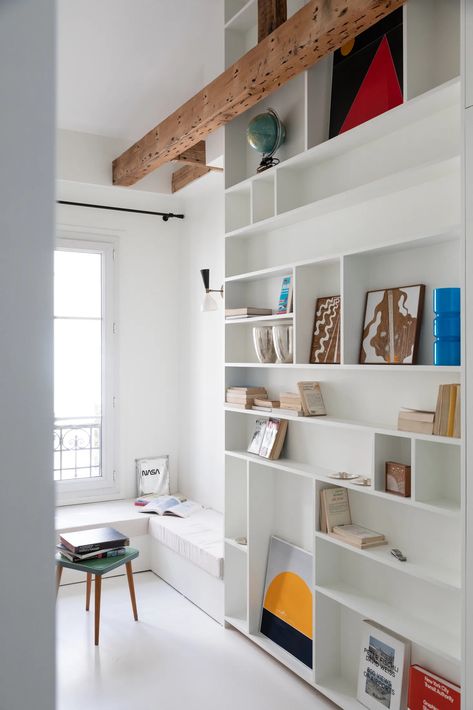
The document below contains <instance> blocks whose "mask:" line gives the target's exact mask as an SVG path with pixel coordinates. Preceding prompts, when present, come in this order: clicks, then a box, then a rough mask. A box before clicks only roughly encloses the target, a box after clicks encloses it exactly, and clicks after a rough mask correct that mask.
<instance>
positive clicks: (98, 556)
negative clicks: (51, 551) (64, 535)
mask: <svg viewBox="0 0 473 710" xmlns="http://www.w3.org/2000/svg"><path fill="white" fill-rule="evenodd" d="M56 550H57V551H58V552H59V553H60V554H61V555H62V557H65V558H66V559H67V560H69V562H88V561H89V560H103V559H107V558H108V557H119V556H120V555H124V554H125V553H126V547H113V548H111V549H107V550H99V551H95V552H84V553H83V554H79V555H76V554H75V553H74V552H71V551H70V550H68V549H67V547H64V545H63V544H62V543H58V544H57V545H56Z"/></svg>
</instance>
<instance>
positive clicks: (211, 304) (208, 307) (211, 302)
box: [200, 269, 223, 312]
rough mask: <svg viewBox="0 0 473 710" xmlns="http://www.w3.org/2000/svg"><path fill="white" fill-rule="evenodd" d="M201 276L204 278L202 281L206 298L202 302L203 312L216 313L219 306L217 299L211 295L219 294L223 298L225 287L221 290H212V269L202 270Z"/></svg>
mask: <svg viewBox="0 0 473 710" xmlns="http://www.w3.org/2000/svg"><path fill="white" fill-rule="evenodd" d="M200 275H201V276H202V281H203V282H204V288H205V296H204V300H203V301H202V310H203V311H204V312H206V311H216V310H217V308H218V306H217V304H216V302H215V299H214V298H213V297H212V296H211V295H210V294H211V293H219V294H220V295H221V297H222V298H223V286H221V287H220V288H210V269H201V270H200Z"/></svg>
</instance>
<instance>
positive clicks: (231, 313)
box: [225, 306, 273, 318]
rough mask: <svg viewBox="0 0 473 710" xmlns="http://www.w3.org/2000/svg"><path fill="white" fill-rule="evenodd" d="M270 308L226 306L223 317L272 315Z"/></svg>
mask: <svg viewBox="0 0 473 710" xmlns="http://www.w3.org/2000/svg"><path fill="white" fill-rule="evenodd" d="M272 315H273V310H272V308H253V307H252V306H250V307H248V308H226V309H225V318H244V317H247V318H251V317H252V316H272Z"/></svg>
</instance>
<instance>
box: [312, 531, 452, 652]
mask: <svg viewBox="0 0 473 710" xmlns="http://www.w3.org/2000/svg"><path fill="white" fill-rule="evenodd" d="M318 542H321V544H318V545H317V550H316V583H317V585H316V589H317V591H319V592H321V593H323V594H325V595H326V596H328V597H331V598H332V599H334V600H335V601H338V602H340V603H341V604H344V605H345V606H347V607H349V608H350V609H352V610H353V611H355V612H357V613H358V614H360V615H362V616H365V618H370V619H373V620H374V621H376V622H378V623H380V624H382V625H383V626H385V627H386V628H388V629H393V630H394V631H395V632H397V633H398V634H400V635H402V636H405V637H406V638H408V639H410V640H411V641H413V642H414V643H418V644H419V645H421V646H423V647H425V648H426V649H428V650H430V651H432V652H434V653H437V654H438V655H440V656H443V657H444V658H446V659H447V660H449V661H458V660H459V659H460V652H461V643H460V628H461V618H460V617H461V603H460V602H461V597H460V592H459V591H458V592H455V591H452V590H450V589H443V588H442V587H439V586H434V585H432V584H429V583H428V582H425V581H424V580H422V579H419V578H416V579H414V578H411V577H409V576H407V575H399V574H398V573H397V571H395V570H393V569H390V568H389V567H387V566H383V567H382V568H381V566H380V565H379V564H377V563H375V562H373V561H372V560H369V559H367V558H366V557H362V556H361V555H354V554H353V553H352V551H351V550H345V549H342V547H341V546H335V545H332V544H330V543H326V542H325V541H324V542H322V541H318ZM440 609H441V610H442V613H441V614H439V610H440ZM452 630H453V631H452Z"/></svg>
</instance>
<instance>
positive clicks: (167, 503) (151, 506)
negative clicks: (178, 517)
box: [140, 494, 187, 517]
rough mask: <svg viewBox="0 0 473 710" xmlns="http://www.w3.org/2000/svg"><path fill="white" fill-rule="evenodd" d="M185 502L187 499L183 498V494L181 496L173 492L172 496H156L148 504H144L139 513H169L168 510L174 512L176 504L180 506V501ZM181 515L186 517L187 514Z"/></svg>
mask: <svg viewBox="0 0 473 710" xmlns="http://www.w3.org/2000/svg"><path fill="white" fill-rule="evenodd" d="M185 502H187V499H186V498H184V496H181V495H179V494H175V495H172V496H158V497H157V498H153V500H151V501H150V502H149V503H148V505H145V507H144V508H142V509H141V510H140V513H155V514H156V515H170V511H171V510H172V511H173V514H174V508H177V506H180V505H181V504H182V503H185ZM182 517H187V516H182Z"/></svg>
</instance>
